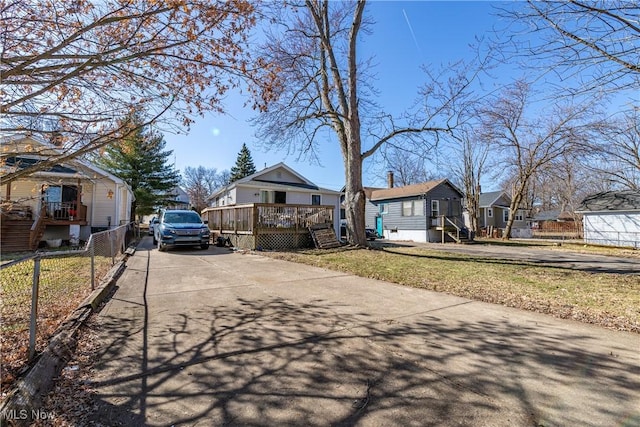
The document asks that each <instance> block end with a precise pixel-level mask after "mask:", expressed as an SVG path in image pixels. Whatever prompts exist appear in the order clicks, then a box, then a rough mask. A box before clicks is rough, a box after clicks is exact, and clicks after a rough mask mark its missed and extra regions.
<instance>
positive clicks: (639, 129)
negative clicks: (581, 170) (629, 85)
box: [593, 110, 640, 191]
mask: <svg viewBox="0 0 640 427" xmlns="http://www.w3.org/2000/svg"><path fill="white" fill-rule="evenodd" d="M601 137H602V139H601V140H600V141H596V143H594V144H593V149H594V153H595V154H596V155H597V156H598V157H599V159H598V165H599V166H596V167H595V170H596V171H597V172H599V173H601V174H603V175H605V176H606V177H607V179H608V180H609V181H610V182H611V184H612V185H614V186H618V187H620V188H623V189H629V190H636V191H640V114H639V112H638V110H635V111H628V112H626V113H625V114H624V116H623V117H622V118H621V119H619V120H616V121H613V122H612V123H611V124H610V125H609V126H607V127H606V128H604V130H603V132H602V133H601Z"/></svg>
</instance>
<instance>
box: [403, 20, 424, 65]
mask: <svg viewBox="0 0 640 427" xmlns="http://www.w3.org/2000/svg"><path fill="white" fill-rule="evenodd" d="M402 14H403V15H404V20H405V21H407V26H408V27H409V31H410V32H411V37H413V42H414V43H415V45H416V49H418V52H419V53H420V56H422V49H420V46H419V45H418V39H416V33H414V32H413V27H412V26H411V22H409V17H408V16H407V12H406V11H405V10H404V9H402Z"/></svg>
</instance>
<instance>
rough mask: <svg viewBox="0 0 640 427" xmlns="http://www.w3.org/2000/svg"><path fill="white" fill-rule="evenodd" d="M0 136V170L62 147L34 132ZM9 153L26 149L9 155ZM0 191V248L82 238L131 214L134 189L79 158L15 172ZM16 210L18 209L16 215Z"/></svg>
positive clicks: (34, 160) (23, 247) (33, 246)
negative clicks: (0, 219) (30, 171)
mask: <svg viewBox="0 0 640 427" xmlns="http://www.w3.org/2000/svg"><path fill="white" fill-rule="evenodd" d="M1 141H2V147H3V153H2V154H3V160H4V163H3V165H2V167H1V168H0V169H1V170H2V171H3V173H7V172H10V171H13V170H16V169H19V168H24V167H26V166H28V165H32V164H34V163H37V162H39V161H42V160H45V159H47V158H48V157H49V156H51V155H54V154H58V153H60V152H61V147H59V146H56V145H54V144H52V143H50V142H48V141H43V140H41V139H39V138H36V137H33V136H27V135H15V136H10V137H3V138H2V139H1ZM11 153H28V154H17V155H13V156H12V155H11ZM0 194H1V196H0V197H2V206H3V224H2V239H1V243H2V246H3V249H4V250H14V249H13V248H17V247H18V246H19V247H21V250H26V249H36V248H37V247H38V246H39V245H40V244H41V242H42V241H46V240H57V239H61V240H63V241H67V240H72V239H79V240H87V239H88V238H89V236H90V235H91V233H92V232H97V231H101V230H105V229H109V228H113V227H116V226H119V225H122V224H127V223H128V222H130V220H131V219H130V218H129V215H130V211H131V203H132V201H133V192H132V191H131V189H130V187H129V186H128V185H127V184H126V183H125V182H124V181H122V180H121V179H120V178H118V177H116V176H114V175H112V174H111V173H109V172H107V171H104V170H102V169H100V168H98V167H97V166H95V165H93V164H91V163H90V162H87V161H84V160H80V159H73V160H68V161H65V162H64V164H56V165H54V166H53V167H51V168H48V169H47V170H42V171H38V172H35V173H33V174H32V175H29V176H27V177H24V178H19V179H17V180H15V181H13V182H11V183H10V184H9V185H3V186H2V187H1V188H0ZM17 212H21V213H20V214H19V215H16V213H17ZM17 221H21V224H18V222H17ZM9 229H11V230H12V231H11V232H9ZM18 229H20V230H22V231H21V232H18V231H17V230H18ZM25 240H28V241H25ZM16 245H17V246H16Z"/></svg>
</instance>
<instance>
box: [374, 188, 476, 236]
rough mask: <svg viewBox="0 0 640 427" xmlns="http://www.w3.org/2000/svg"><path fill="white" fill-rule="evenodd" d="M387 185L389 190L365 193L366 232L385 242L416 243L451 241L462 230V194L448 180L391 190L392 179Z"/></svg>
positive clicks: (383, 189) (375, 190)
mask: <svg viewBox="0 0 640 427" xmlns="http://www.w3.org/2000/svg"><path fill="white" fill-rule="evenodd" d="M388 181H389V187H390V188H382V189H366V190H365V194H366V196H367V202H366V204H365V222H366V227H367V228H375V229H376V231H377V233H378V234H379V235H381V236H383V237H384V238H385V239H389V240H409V241H414V242H443V241H451V240H452V239H456V238H457V236H458V234H457V232H458V230H463V228H464V225H463V222H462V197H463V194H462V192H461V191H460V190H459V189H458V188H456V187H455V186H454V185H453V184H451V183H450V182H449V181H448V180H446V179H442V180H438V181H428V182H424V183H420V184H413V185H406V186H404V187H392V186H393V177H392V176H390V177H389V178H388ZM464 230H466V229H464ZM463 233H466V231H463ZM454 236H455V237H454ZM463 237H466V235H465V236H463Z"/></svg>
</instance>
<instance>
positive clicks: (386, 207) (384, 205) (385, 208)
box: [378, 203, 389, 215]
mask: <svg viewBox="0 0 640 427" xmlns="http://www.w3.org/2000/svg"><path fill="white" fill-rule="evenodd" d="M378 212H379V213H380V214H381V215H384V214H388V213H389V205H388V204H387V203H380V204H379V205H378Z"/></svg>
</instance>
